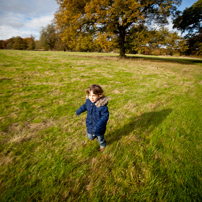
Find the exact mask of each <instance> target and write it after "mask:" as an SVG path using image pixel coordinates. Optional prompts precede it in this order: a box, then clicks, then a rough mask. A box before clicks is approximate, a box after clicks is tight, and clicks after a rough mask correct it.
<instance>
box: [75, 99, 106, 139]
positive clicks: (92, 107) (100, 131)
mask: <svg viewBox="0 0 202 202" xmlns="http://www.w3.org/2000/svg"><path fill="white" fill-rule="evenodd" d="M107 104H108V98H107V97H102V98H100V99H99V100H98V101H97V102H96V103H92V102H91V101H90V100H89V99H88V98H87V99H86V102H85V104H84V105H82V106H81V107H80V108H79V109H78V110H77V111H76V114H77V115H79V114H81V113H82V112H85V111H87V118H86V127H87V132H88V133H89V134H91V135H95V136H102V135H104V134H105V131H106V125H107V121H108V119H109V111H108V107H107Z"/></svg>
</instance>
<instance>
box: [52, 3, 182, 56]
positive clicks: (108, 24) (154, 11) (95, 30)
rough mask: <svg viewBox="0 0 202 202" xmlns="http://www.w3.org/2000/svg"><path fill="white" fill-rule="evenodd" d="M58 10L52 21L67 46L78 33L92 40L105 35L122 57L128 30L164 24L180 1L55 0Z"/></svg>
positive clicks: (75, 42) (74, 39) (129, 40)
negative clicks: (153, 24) (145, 24)
mask: <svg viewBox="0 0 202 202" xmlns="http://www.w3.org/2000/svg"><path fill="white" fill-rule="evenodd" d="M56 1H57V3H58V4H59V10H58V11H57V12H56V14H55V22H56V24H57V28H58V29H59V30H60V33H61V37H62V40H63V41H64V42H66V44H67V45H68V47H69V48H73V47H75V46H76V44H77V40H78V39H79V40H81V38H80V36H82V35H83V36H85V37H86V34H87V35H88V36H91V37H92V38H93V39H97V38H98V37H101V36H102V34H104V35H105V37H106V35H107V37H106V39H107V40H109V41H111V42H113V43H112V45H113V46H114V47H117V48H119V50H120V56H121V57H123V56H125V52H126V49H127V48H130V46H129V44H130V43H131V39H130V36H131V35H132V34H133V32H131V29H133V28H134V27H137V26H138V25H140V24H144V23H151V22H154V21H155V22H158V23H167V17H168V16H170V15H174V14H175V12H176V6H177V5H179V4H180V3H181V0H127V1H125V0H56Z"/></svg>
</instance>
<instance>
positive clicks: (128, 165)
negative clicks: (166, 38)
mask: <svg viewBox="0 0 202 202" xmlns="http://www.w3.org/2000/svg"><path fill="white" fill-rule="evenodd" d="M94 83H96V84H99V85H101V86H102V87H103V89H104V91H105V94H106V96H108V97H109V103H108V108H109V112H110V118H109V121H108V125H107V131H106V141H107V147H106V149H105V151H104V152H98V151H97V149H98V148H99V145H98V142H97V141H90V140H88V139H87V137H86V127H85V118H86V113H83V114H82V115H80V116H79V117H77V116H75V112H76V110H77V109H78V108H79V107H80V106H81V105H82V104H84V103H85V96H86V88H87V87H88V86H89V85H90V84H94ZM0 152H1V153H0V200H1V201H2V202H7V201H22V202H25V201H45V202H46V201H54V202H56V201H94V202H98V201H201V200H202V191H201V190H202V60H200V59H191V58H173V57H149V56H147V57H144V56H140V55H139V56H136V55H129V56H128V57H127V58H126V59H120V58H118V57H117V55H116V54H101V53H73V52H43V51H41V52H40V51H39V52H37V51H14V50H0Z"/></svg>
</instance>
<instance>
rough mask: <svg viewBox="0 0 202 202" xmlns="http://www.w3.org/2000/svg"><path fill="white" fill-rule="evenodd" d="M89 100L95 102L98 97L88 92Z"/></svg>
mask: <svg viewBox="0 0 202 202" xmlns="http://www.w3.org/2000/svg"><path fill="white" fill-rule="evenodd" d="M88 96H89V99H90V101H91V102H93V103H94V102H97V100H98V99H99V95H95V94H94V93H93V92H92V91H90V93H89V95H88Z"/></svg>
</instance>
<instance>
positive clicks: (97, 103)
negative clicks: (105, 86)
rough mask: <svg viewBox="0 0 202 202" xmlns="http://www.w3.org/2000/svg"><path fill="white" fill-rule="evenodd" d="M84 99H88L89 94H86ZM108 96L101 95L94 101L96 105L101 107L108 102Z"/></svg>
mask: <svg viewBox="0 0 202 202" xmlns="http://www.w3.org/2000/svg"><path fill="white" fill-rule="evenodd" d="M86 99H89V96H88V95H86ZM108 101H109V98H108V97H101V98H100V99H98V101H97V102H96V103H95V106H96V107H102V106H105V105H107V104H108Z"/></svg>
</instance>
